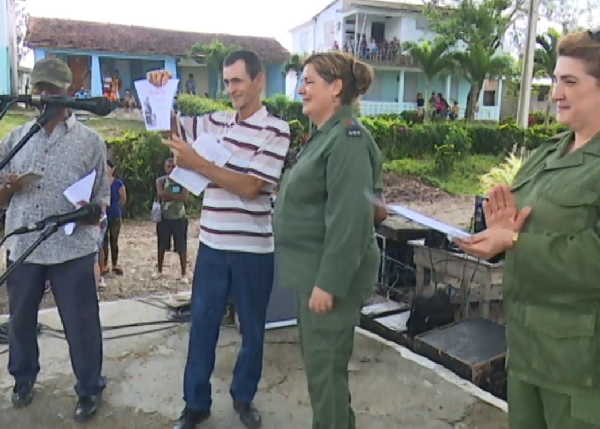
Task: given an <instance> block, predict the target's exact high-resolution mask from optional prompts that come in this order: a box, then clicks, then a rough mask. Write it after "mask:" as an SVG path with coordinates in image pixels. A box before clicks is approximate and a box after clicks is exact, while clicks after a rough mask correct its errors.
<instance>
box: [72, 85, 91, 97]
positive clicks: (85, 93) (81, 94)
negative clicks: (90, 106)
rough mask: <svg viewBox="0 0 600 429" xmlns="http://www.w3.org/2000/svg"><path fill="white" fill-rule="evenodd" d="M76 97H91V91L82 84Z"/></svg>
mask: <svg viewBox="0 0 600 429" xmlns="http://www.w3.org/2000/svg"><path fill="white" fill-rule="evenodd" d="M75 98H90V93H89V92H88V91H87V90H86V89H85V87H84V86H82V87H81V88H79V91H77V92H76V93H75Z"/></svg>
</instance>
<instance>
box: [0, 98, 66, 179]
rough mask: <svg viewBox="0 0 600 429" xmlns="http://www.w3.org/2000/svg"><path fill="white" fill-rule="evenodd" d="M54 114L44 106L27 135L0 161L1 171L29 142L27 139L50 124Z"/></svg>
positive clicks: (54, 111)
mask: <svg viewBox="0 0 600 429" xmlns="http://www.w3.org/2000/svg"><path fill="white" fill-rule="evenodd" d="M6 110H8V109H6ZM56 112H57V111H56V110H55V109H54V108H51V107H48V106H46V108H45V109H44V111H43V112H42V114H41V115H40V116H38V118H37V120H36V122H35V124H33V125H32V126H31V128H30V129H29V131H27V134H25V135H24V136H23V138H22V139H21V140H19V142H18V143H17V144H16V145H15V146H14V147H13V148H12V149H11V150H10V152H9V153H8V154H7V155H6V156H5V157H4V159H3V160H2V161H0V170H2V169H3V168H4V167H6V164H8V163H9V162H10V160H11V159H13V158H14V156H15V155H16V154H17V152H18V151H20V150H21V149H22V148H23V146H25V143H27V142H28V141H29V139H31V137H33V136H34V135H35V134H36V133H37V132H39V131H40V130H41V129H42V128H43V127H44V125H46V124H47V123H48V122H50V120H51V119H53V118H54V116H55V115H56Z"/></svg>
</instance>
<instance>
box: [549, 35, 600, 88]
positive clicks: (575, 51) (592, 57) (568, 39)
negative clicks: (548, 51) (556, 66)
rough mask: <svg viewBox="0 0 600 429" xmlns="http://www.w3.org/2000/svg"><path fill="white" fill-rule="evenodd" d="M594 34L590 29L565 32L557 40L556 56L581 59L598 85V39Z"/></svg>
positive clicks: (599, 53)
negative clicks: (565, 33) (564, 34)
mask: <svg viewBox="0 0 600 429" xmlns="http://www.w3.org/2000/svg"><path fill="white" fill-rule="evenodd" d="M596 34H598V33H597V32H592V31H580V32H578V33H571V34H567V35H566V36H565V37H563V38H562V39H560V41H559V42H558V56H561V57H571V58H576V59H578V60H581V61H583V62H584V63H585V68H586V72H587V73H588V74H589V75H590V76H593V77H595V78H596V81H597V83H598V84H599V85H600V40H598V38H597V36H596Z"/></svg>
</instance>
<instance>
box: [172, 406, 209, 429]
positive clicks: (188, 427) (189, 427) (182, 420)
mask: <svg viewBox="0 0 600 429" xmlns="http://www.w3.org/2000/svg"><path fill="white" fill-rule="evenodd" d="M209 417H210V410H202V411H196V410H192V409H191V408H188V407H185V408H184V409H183V411H182V412H181V416H179V419H178V420H177V422H176V423H175V426H173V429H195V428H196V425H197V424H198V423H201V422H203V421H204V420H206V419H208V418H209Z"/></svg>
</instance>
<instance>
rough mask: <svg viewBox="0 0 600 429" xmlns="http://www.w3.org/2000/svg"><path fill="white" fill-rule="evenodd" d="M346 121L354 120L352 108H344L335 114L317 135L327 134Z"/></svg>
mask: <svg viewBox="0 0 600 429" xmlns="http://www.w3.org/2000/svg"><path fill="white" fill-rule="evenodd" d="M344 119H352V106H342V107H341V108H340V109H339V110H338V111H337V112H335V113H334V114H333V116H332V117H331V118H329V119H328V120H327V122H325V123H324V124H323V126H322V127H321V128H319V129H318V130H317V133H326V132H328V131H329V130H331V129H332V128H333V127H335V126H336V125H337V124H338V122H340V121H343V120H344Z"/></svg>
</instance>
